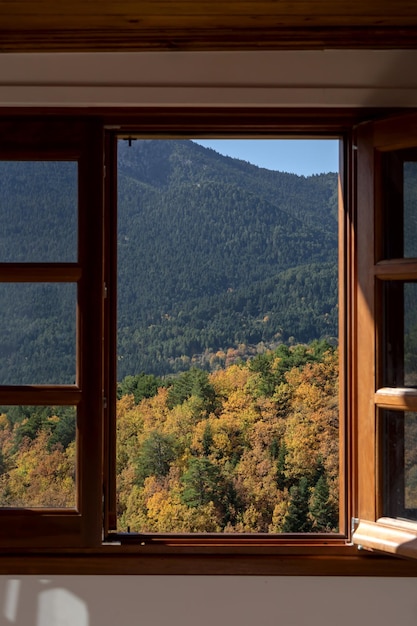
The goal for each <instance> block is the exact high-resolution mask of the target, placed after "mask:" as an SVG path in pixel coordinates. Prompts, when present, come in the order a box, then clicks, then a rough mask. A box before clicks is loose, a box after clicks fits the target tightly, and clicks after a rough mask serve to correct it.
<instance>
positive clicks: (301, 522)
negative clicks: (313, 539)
mask: <svg viewBox="0 0 417 626" xmlns="http://www.w3.org/2000/svg"><path fill="white" fill-rule="evenodd" d="M290 496H291V500H290V505H289V507H288V512H287V515H286V516H285V520H284V524H283V527H282V532H283V533H308V532H311V527H312V525H311V521H310V519H309V517H308V513H309V505H308V503H309V496H310V494H309V487H308V480H307V478H305V477H303V478H301V480H300V482H299V483H298V485H293V486H292V487H291V489H290Z"/></svg>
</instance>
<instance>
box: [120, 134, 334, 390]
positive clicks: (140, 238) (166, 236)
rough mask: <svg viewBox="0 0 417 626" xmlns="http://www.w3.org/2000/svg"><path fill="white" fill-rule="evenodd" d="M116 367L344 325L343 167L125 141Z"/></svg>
mask: <svg viewBox="0 0 417 626" xmlns="http://www.w3.org/2000/svg"><path fill="white" fill-rule="evenodd" d="M119 144H120V145H119V165H120V167H119V233H118V237H119V353H120V354H119V379H121V378H123V376H124V375H126V374H130V373H135V372H139V371H148V372H152V373H155V374H158V375H161V374H166V373H168V372H172V371H177V370H181V369H186V367H189V365H190V360H192V359H193V355H204V354H205V355H206V357H207V354H209V357H208V358H206V361H204V358H203V357H201V356H200V358H199V359H197V360H196V357H195V356H194V362H197V363H198V364H199V365H200V366H201V365H203V366H206V364H207V361H210V355H211V360H213V359H212V354H213V353H215V352H216V351H218V350H221V349H223V350H226V349H227V348H228V347H237V346H238V345H242V344H244V345H256V344H259V343H260V342H265V343H267V344H274V343H278V342H280V341H284V342H285V341H288V340H289V338H293V339H292V340H293V341H295V342H308V341H311V340H313V339H320V338H323V337H326V338H335V337H336V336H337V304H336V301H337V284H336V265H337V199H336V187H337V185H336V175H335V174H327V175H322V176H313V177H309V178H305V177H300V176H296V175H293V174H285V173H280V172H272V171H269V170H265V169H261V168H258V167H255V166H253V165H250V164H249V163H246V162H243V161H239V160H236V159H232V158H229V157H223V156H221V155H219V154H217V153H216V152H215V151H213V150H210V149H207V148H203V147H201V146H199V145H197V144H195V143H193V142H191V141H175V140H171V141H162V140H153V141H143V140H140V141H135V142H133V143H132V145H131V146H129V144H128V142H126V141H120V142H119Z"/></svg>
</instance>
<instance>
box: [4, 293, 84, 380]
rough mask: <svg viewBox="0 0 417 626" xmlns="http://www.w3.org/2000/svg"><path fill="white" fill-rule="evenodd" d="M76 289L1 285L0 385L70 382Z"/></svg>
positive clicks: (72, 377) (73, 365)
mask: <svg viewBox="0 0 417 626" xmlns="http://www.w3.org/2000/svg"><path fill="white" fill-rule="evenodd" d="M76 307H77V285H75V284H72V283H71V284H70V283H54V284H52V283H30V284H28V283H17V284H15V283H1V284H0V354H1V359H0V384H2V385H23V384H28V385H30V384H33V385H34V384H74V383H75V381H76V337H75V334H76Z"/></svg>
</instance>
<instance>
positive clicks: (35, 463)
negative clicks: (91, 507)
mask: <svg viewBox="0 0 417 626" xmlns="http://www.w3.org/2000/svg"><path fill="white" fill-rule="evenodd" d="M75 433H76V408H75V407H72V406H55V407H51V406H2V407H0V507H14V508H20V507H58V508H68V507H75V505H76V490H75V467H76V446H75Z"/></svg>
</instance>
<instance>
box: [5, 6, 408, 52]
mask: <svg viewBox="0 0 417 626" xmlns="http://www.w3.org/2000/svg"><path fill="white" fill-rule="evenodd" d="M0 24H1V26H0V50H3V51H8V52H22V51H88V50H90V51H93V50H102V51H104V50H109V51H110V50H112V51H116V50H237V49H241V50H245V49H246V50H253V49H264V50H265V49H320V48H325V47H327V48H328V47H333V48H355V47H356V48H368V49H370V48H385V49H388V48H402V49H407V48H416V42H417V36H416V35H417V7H416V4H415V2H412V1H407V0H398V1H397V2H395V3H394V2H391V1H390V0H382V1H379V2H378V1H377V0H365V1H362V2H360V1H359V0H355V1H353V0H350V1H347V0H338V2H334V0H298V1H292V2H289V1H282V2H281V1H280V2H277V1H276V0H261V1H259V2H258V1H256V0H239V1H235V0H223V1H220V0H215V1H209V0H195V1H194V0H172V1H171V2H169V1H167V0H154V1H153V2H151V1H150V0H139V1H137V2H133V1H132V0H120V1H119V2H110V1H108V0H106V1H104V2H102V1H101V0H90V1H89V2H81V1H80V0H76V1H75V2H70V1H69V0H61V2H59V3H57V2H53V0H18V1H17V2H10V1H8V0H0Z"/></svg>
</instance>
